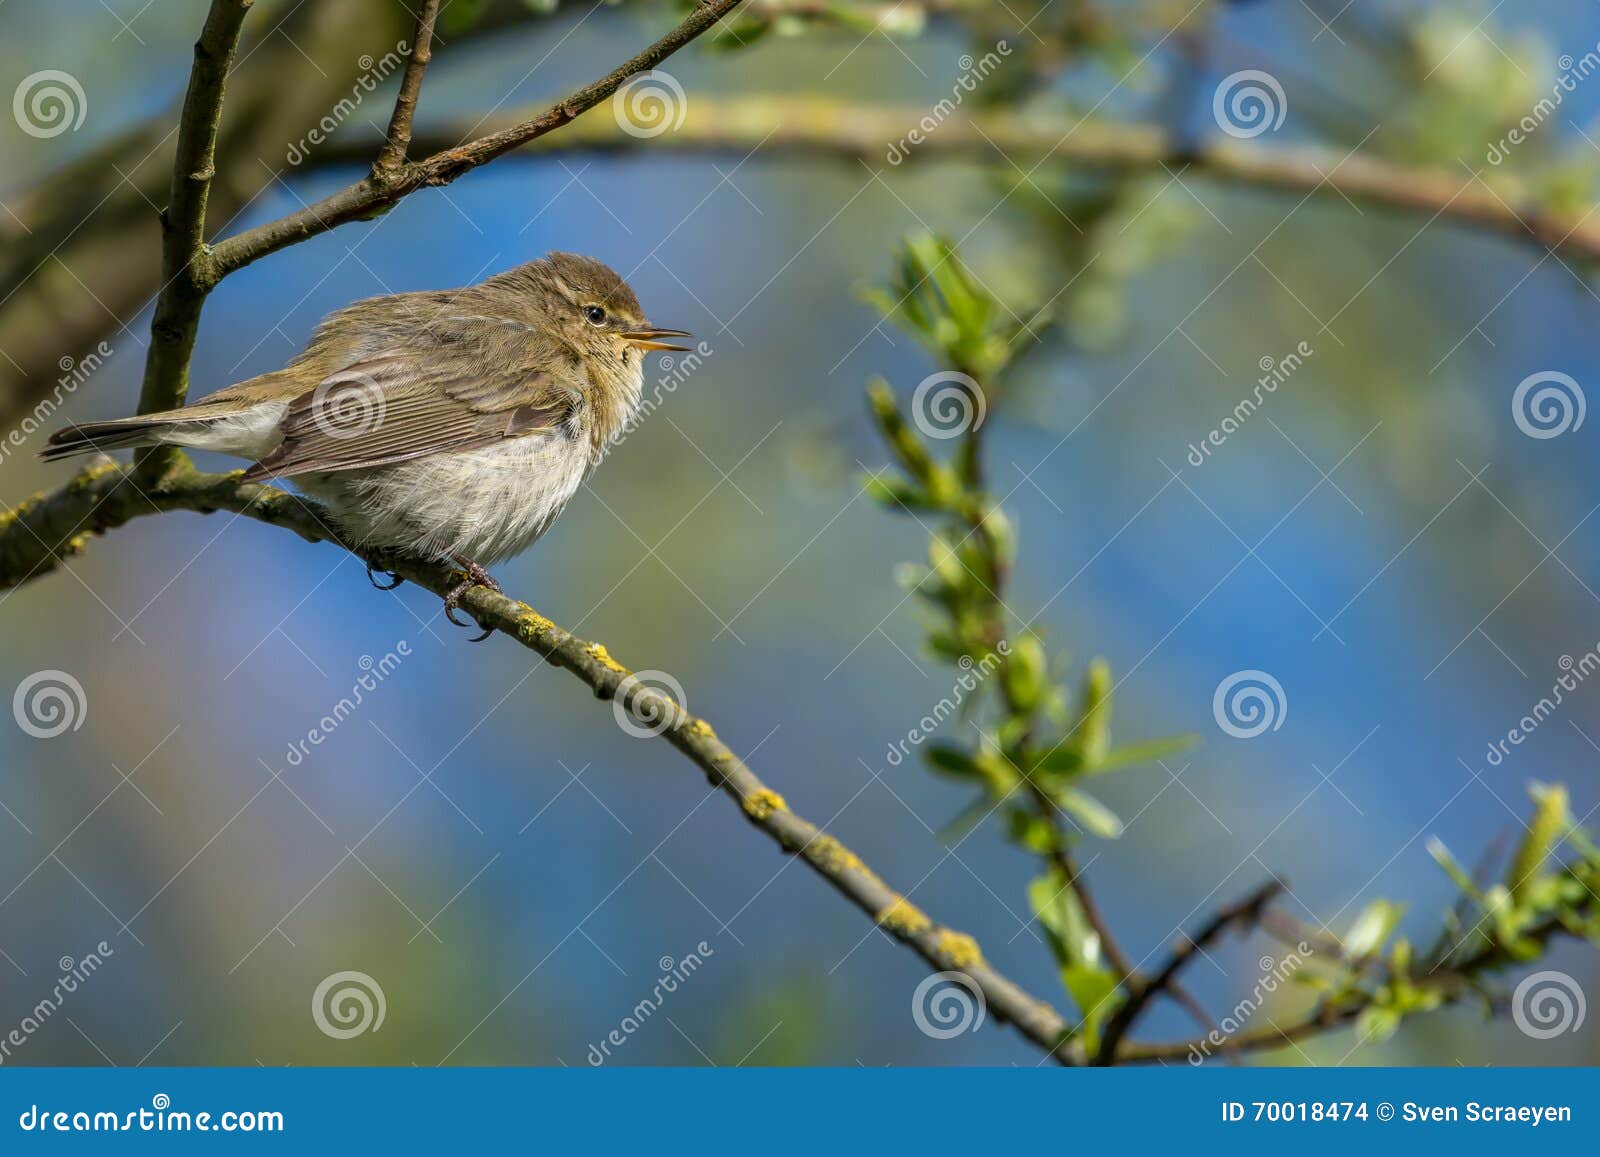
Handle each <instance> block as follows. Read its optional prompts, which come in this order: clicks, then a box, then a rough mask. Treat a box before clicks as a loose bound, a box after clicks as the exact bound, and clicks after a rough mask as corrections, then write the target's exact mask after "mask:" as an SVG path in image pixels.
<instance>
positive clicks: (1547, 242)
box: [317, 94, 1600, 257]
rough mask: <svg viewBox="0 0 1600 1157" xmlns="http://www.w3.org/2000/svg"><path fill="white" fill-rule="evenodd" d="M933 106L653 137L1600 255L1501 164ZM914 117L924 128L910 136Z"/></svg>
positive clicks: (668, 143)
mask: <svg viewBox="0 0 1600 1157" xmlns="http://www.w3.org/2000/svg"><path fill="white" fill-rule="evenodd" d="M926 114H927V110H926V109H924V108H913V107H894V106H887V105H862V104H859V103H853V102H843V101H837V100H831V99H828V98H823V97H806V96H787V95H785V96H782V97H778V96H772V95H760V94H754V95H750V96H741V97H740V98H739V99H738V100H737V101H731V100H717V99H714V98H712V97H707V96H696V97H695V99H694V100H692V101H690V102H689V107H688V111H687V116H686V117H685V119H684V123H683V124H682V125H681V126H680V127H678V128H677V129H675V130H674V131H672V132H670V133H663V134H662V135H661V136H659V137H655V138H653V139H652V140H651V141H650V142H649V148H650V149H651V151H652V152H656V151H659V150H669V151H679V152H688V153H719V154H721V153H726V154H731V155H733V156H736V157H743V156H745V155H746V154H748V153H749V152H750V151H751V150H752V149H754V148H756V147H757V146H760V149H761V152H760V153H759V154H757V155H758V156H761V157H773V156H780V155H782V156H794V155H799V156H817V157H823V158H834V159H841V160H857V159H859V160H861V161H865V162H867V163H869V164H872V165H875V166H877V165H882V164H887V165H889V166H891V168H890V169H886V170H885V171H892V169H893V168H898V167H905V166H910V165H923V164H931V163H935V162H938V161H941V160H942V161H949V160H952V159H961V160H965V161H969V162H974V163H994V164H997V165H1001V166H1004V167H1009V162H1016V163H1017V164H1020V165H1023V166H1024V167H1031V166H1032V165H1034V164H1036V163H1038V162H1039V161H1042V160H1049V161H1051V162H1054V163H1060V164H1063V165H1067V166H1070V167H1076V168H1087V169H1094V170H1097V171H1100V172H1116V173H1123V172H1144V171H1155V170H1158V169H1162V168H1165V169H1167V170H1169V171H1171V172H1172V173H1174V174H1178V175H1180V176H1182V177H1183V178H1184V179H1186V180H1187V179H1190V178H1197V179H1207V180H1212V181H1218V182H1222V183H1225V184H1229V185H1238V186H1241V187H1248V188H1265V189H1276V190H1279V191H1281V192H1284V193H1289V194H1293V195H1297V196H1305V195H1306V194H1313V195H1316V196H1318V197H1324V198H1341V197H1342V198H1348V199H1349V200H1351V201H1354V202H1357V203H1360V204H1363V205H1374V206H1377V207H1379V208H1385V209H1392V210H1395V211H1398V212H1406V213H1414V214H1418V215H1420V216H1424V217H1427V218H1433V217H1438V218H1439V219H1441V220H1444V221H1453V222H1456V223H1458V224H1461V225H1467V226H1472V227H1474V228H1478V229H1481V230H1484V231H1485V232H1488V233H1491V234H1498V235H1501V236H1505V237H1509V238H1512V239H1515V240H1518V241H1524V242H1531V243H1533V244H1535V245H1538V246H1540V247H1548V248H1550V249H1553V250H1555V251H1556V252H1558V253H1561V254H1571V255H1575V256H1580V257H1600V216H1596V215H1594V214H1581V213H1579V214H1570V215H1569V214H1566V213H1561V212H1556V211H1553V210H1550V209H1547V208H1545V207H1544V206H1542V205H1541V204H1540V202H1539V197H1538V191H1537V190H1536V189H1534V188H1533V187H1532V186H1530V185H1529V184H1527V183H1526V182H1519V181H1518V180H1516V179H1515V178H1514V177H1513V176H1512V175H1510V174H1497V177H1496V185H1495V187H1494V188H1493V189H1491V188H1490V187H1489V186H1488V185H1486V184H1484V183H1483V182H1482V181H1481V180H1479V179H1478V178H1476V177H1465V178H1463V177H1462V176H1461V175H1460V174H1458V173H1452V172H1449V171H1447V170H1443V169H1432V168H1420V167H1415V166H1409V165H1403V164H1398V163H1396V162H1393V161H1387V160H1383V159H1381V158H1378V157H1372V156H1365V155H1362V154H1359V153H1357V154H1348V153H1346V152H1344V151H1338V150H1333V149H1326V148H1320V147H1317V146H1312V145H1305V146H1298V145H1297V146H1292V147H1289V146H1285V147H1268V146H1263V145H1261V144H1259V143H1253V142H1250V141H1241V140H1233V139H1231V138H1229V139H1219V140H1214V141H1210V142H1207V143H1205V144H1202V145H1201V146H1199V147H1198V148H1190V147H1188V146H1187V145H1185V143H1184V142H1182V141H1180V140H1179V139H1177V138H1176V137H1174V136H1173V135H1172V134H1171V133H1170V132H1168V131H1167V130H1166V129H1164V128H1162V127H1160V126H1158V125H1149V124H1121V123H1116V122H1112V121H1107V120H1095V121H1078V120H1077V119H1076V118H1073V117H1060V116H1050V115H1045V114H1043V113H1028V114H1020V113H1015V112H1010V111H1007V110H1004V109H985V110H984V111H983V112H980V113H977V114H975V115H974V114H970V113H963V114H962V115H957V116H953V117H951V118H950V119H949V120H946V121H944V122H943V123H941V124H940V125H939V126H938V128H937V130H936V131H934V132H928V131H927V130H926V129H925V128H923V127H921V126H920V123H919V122H920V121H921V120H922V119H923V117H924V116H926ZM519 118H520V114H518V113H509V114H507V115H505V116H504V117H496V118H494V119H492V120H490V121H488V122H485V125H487V126H490V127H493V126H499V128H498V129H497V130H496V131H497V133H504V132H505V131H508V130H509V129H511V128H512V127H514V126H515V125H516V124H518V123H520V119H519ZM467 127H468V126H466V125H451V124H445V125H434V126H428V125H423V126H421V127H419V128H418V130H417V132H416V134H415V142H416V144H417V145H418V146H419V147H423V148H437V149H444V148H447V147H448V145H449V143H450V142H451V141H458V140H460V139H461V135H462V131H463V130H464V129H466V128H467ZM480 127H482V126H480ZM913 130H914V131H915V132H916V133H918V134H919V135H920V136H921V137H922V139H921V141H920V142H919V143H916V144H913V145H910V146H909V147H906V144H907V143H908V142H909V141H910V139H911V133H912V132H913ZM524 143H525V144H527V145H531V146H532V149H533V150H534V151H538V152H543V151H550V152H562V153H567V152H637V151H638V147H639V141H638V140H637V139H636V138H634V137H630V136H628V135H627V134H626V133H624V132H622V131H620V130H619V129H618V127H617V126H616V125H615V124H612V123H610V122H608V121H602V120H599V119H590V120H587V121H584V122H582V123H580V124H578V125H575V126H573V128H572V129H571V131H569V132H564V133H562V134H561V136H560V137H557V138H551V139H549V140H546V141H540V142H538V143H537V144H535V143H534V141H533V140H532V139H530V140H529V141H527V142H524ZM891 145H900V146H901V147H900V150H899V152H898V156H899V157H900V159H899V160H898V161H889V160H888V156H889V148H890V146H891ZM371 147H372V144H371V137H370V136H369V137H366V138H360V137H357V138H353V139H352V140H349V141H339V142H334V143H332V144H330V145H329V146H328V147H327V148H325V149H324V150H323V152H322V153H321V154H320V155H319V157H318V158H317V161H318V163H321V164H335V163H341V162H342V163H352V162H353V163H364V160H365V158H366V157H367V156H368V155H369V154H370V150H371Z"/></svg>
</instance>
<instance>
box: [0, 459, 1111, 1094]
mask: <svg viewBox="0 0 1600 1157" xmlns="http://www.w3.org/2000/svg"><path fill="white" fill-rule="evenodd" d="M177 510H188V511H195V512H199V513H203V514H205V513H211V512H214V511H231V512H232V513H234V514H238V515H241V516H243V517H246V518H250V519H254V520H255V521H258V522H265V523H268V524H270V525H273V526H281V527H283V528H285V529H287V530H291V531H293V532H294V533H296V534H298V535H300V537H302V538H304V539H306V540H307V541H310V542H331V543H335V544H337V545H339V546H342V547H344V549H346V550H349V551H350V552H351V553H352V554H354V555H356V557H358V558H360V559H362V560H363V561H365V562H369V563H372V564H373V565H374V566H376V567H379V568H383V569H387V570H391V571H393V572H394V573H396V574H398V575H400V576H401V577H402V578H404V579H406V580H408V581H410V582H412V583H415V584H416V585H418V586H420V587H423V588H425V589H427V590H430V591H432V592H434V593H435V594H437V595H441V596H442V595H443V594H444V593H445V592H446V591H448V590H449V589H450V588H451V587H452V586H453V585H455V583H456V581H457V579H458V578H459V577H460V576H459V573H458V572H456V571H453V570H451V569H450V568H449V567H446V566H442V565H438V564H432V563H427V562H422V561H419V560H414V559H405V558H395V557H393V556H390V555H386V554H377V553H368V552H364V551H362V550H360V549H358V548H356V547H354V546H352V545H351V544H350V543H348V542H346V541H344V540H343V539H342V538H341V537H340V535H339V533H338V531H337V530H336V529H335V528H334V527H333V525H332V524H331V523H330V522H329V520H328V519H327V518H326V517H325V516H324V514H323V512H322V510H321V509H320V508H319V507H318V506H317V505H316V504H314V503H311V502H308V501H306V500H305V499H303V498H301V497H299V496H298V495H294V494H290V493H288V492H286V491H283V490H278V489H276V488H274V487H270V486H261V485H256V484H251V483H243V482H240V481H239V472H235V473H231V474H202V473H199V472H197V471H195V470H193V469H192V468H189V467H186V466H185V467H180V468H179V469H178V470H176V471H174V472H172V473H171V474H169V475H168V476H167V477H166V478H164V479H163V481H162V484H161V485H160V486H159V487H158V488H156V489H153V490H151V489H145V488H142V486H141V484H140V481H139V480H138V479H137V478H136V477H135V476H134V474H133V472H132V471H130V470H127V469H125V468H123V467H121V466H119V465H117V464H116V463H114V462H111V461H110V460H108V459H107V460H102V461H101V462H100V463H98V464H96V465H94V466H91V467H90V468H89V469H87V470H85V471H84V472H83V473H81V474H79V475H78V476H76V477H75V478H73V479H72V481H71V482H69V483H67V485H65V486H63V487H61V488H60V489H59V490H56V491H54V492H53V493H51V494H49V495H41V496H39V497H37V498H35V499H33V500H32V501H30V502H27V503H24V504H23V505H22V506H21V507H19V508H17V509H15V510H12V511H9V512H7V513H6V514H5V515H4V516H3V517H0V589H4V588H9V587H16V586H20V585H22V584H24V583H27V582H29V581H31V580H33V579H36V578H38V577H40V576H41V575H44V574H48V573H49V572H50V571H52V570H54V569H56V568H57V567H58V566H61V565H63V564H64V561H65V560H66V559H68V558H70V557H72V556H74V555H76V554H78V553H80V552H81V551H82V550H83V549H84V548H85V547H86V546H87V544H88V543H89V541H90V539H91V538H92V537H94V536H95V535H99V534H103V533H105V532H106V531H108V530H111V529H114V528H116V527H119V526H122V525H123V524H125V523H127V522H129V521H131V520H132V519H135V518H141V517H145V516H148V515H153V514H161V513H165V512H168V511H177ZM462 606H463V608H464V609H466V610H467V611H469V612H470V613H471V614H472V615H473V616H474V617H475V618H476V619H477V620H478V622H479V623H480V624H481V625H483V626H485V627H491V628H493V629H494V630H496V631H498V632H500V633H501V634H503V635H506V636H507V637H509V638H511V639H513V640H515V641H516V642H518V643H520V644H521V645H522V646H524V647H526V648H528V649H529V650H530V651H532V652H534V653H535V654H537V655H539V656H540V657H541V658H543V659H545V660H546V661H548V662H549V663H550V664H551V665H552V666H556V667H560V668H562V669H563V670H565V671H568V672H570V673H571V674H572V675H574V676H576V677H577V678H578V679H580V680H581V681H582V682H583V683H585V684H586V685H587V686H588V687H589V688H590V690H592V691H593V692H594V693H595V695H596V696H597V697H598V698H600V699H606V700H609V699H621V700H622V702H623V705H624V706H625V707H627V708H628V709H630V710H632V711H634V712H635V713H636V714H637V715H638V716H639V717H640V718H642V719H648V720H650V721H652V723H656V722H657V721H659V726H660V727H661V731H660V732H659V734H660V736H661V738H663V739H665V740H666V741H667V742H668V743H670V744H671V745H672V746H673V747H675V748H677V749H678V750H679V751H680V752H682V753H683V755H684V756H686V757H687V758H688V759H689V760H690V761H691V762H692V763H694V764H695V766H697V767H698V768H699V769H700V770H701V771H702V772H703V773H704V774H705V776H706V779H707V781H708V782H709V783H710V784H711V785H712V786H713V787H716V788H718V789H720V790H721V791H722V792H723V793H724V794H726V795H727V796H728V797H729V798H730V799H732V800H733V801H734V802H735V803H736V804H738V806H739V809H740V812H741V813H742V814H743V815H744V817H745V819H747V820H748V821H749V822H750V823H751V824H753V825H754V826H755V827H757V828H759V829H760V830H761V831H762V832H764V833H765V834H766V835H767V836H768V837H769V838H771V839H772V840H773V841H774V842H776V843H777V844H778V845H779V846H780V847H781V848H782V849H783V850H784V851H785V852H789V853H792V854H794V855H797V856H799V857H800V858H801V859H803V860H804V861H805V862H806V864H808V865H809V866H810V867H811V869H812V870H813V871H815V872H816V873H817V874H818V875H820V876H821V877H822V878H823V879H825V880H826V881H827V882H828V883H829V884H831V885H832V886H833V887H834V888H835V889H837V890H838V891H839V893H840V894H841V895H843V896H844V897H845V898H846V899H848V900H849V901H850V902H851V903H853V904H854V905H855V906H856V907H858V908H860V909H861V910H862V911H863V912H865V913H866V914H867V916H868V917H870V918H871V919H872V920H873V921H874V922H876V923H877V925H878V927H880V928H881V929H882V930H883V931H884V932H885V933H886V934H888V935H890V936H892V937H894V939H896V940H898V941H900V942H901V943H902V944H904V945H906V946H907V947H909V948H911V949H912V950H913V951H915V952H916V953H917V954H918V955H919V956H921V957H922V959H923V960H925V961H926V962H927V963H928V965H929V966H930V967H932V968H933V969H935V970H937V971H951V970H959V971H961V972H964V973H965V974H966V975H968V976H969V977H971V978H972V980H973V982H974V983H975V984H977V986H978V987H979V989H980V990H981V991H982V993H983V997H984V1000H985V1002H986V1004H987V1007H988V1010H989V1012H990V1014H991V1015H993V1016H995V1017H997V1018H998V1019H1000V1020H1002V1021H1007V1022H1009V1023H1011V1024H1013V1025H1015V1026H1016V1027H1017V1029H1018V1031H1020V1032H1021V1033H1022V1034H1023V1035H1024V1036H1026V1037H1027V1038H1028V1039H1029V1040H1031V1041H1033V1042H1034V1043H1035V1044H1037V1045H1039V1046H1040V1047H1041V1048H1043V1049H1045V1050H1046V1051H1047V1052H1053V1051H1054V1050H1056V1049H1057V1046H1058V1045H1060V1043H1061V1042H1062V1040H1063V1039H1064V1038H1065V1036H1066V1031H1067V1025H1066V1023H1065V1022H1064V1021H1063V1019H1062V1017H1061V1014H1060V1013H1058V1012H1057V1011H1056V1010H1055V1009H1054V1008H1052V1007H1051V1006H1050V1005H1049V1004H1047V1003H1045V1002H1044V1001H1042V1000H1039V999H1037V998H1036V997H1033V996H1031V995H1029V994H1028V993H1027V992H1025V991H1024V990H1023V989H1022V988H1021V987H1019V986H1018V985H1017V984H1016V983H1014V982H1013V981H1011V980H1009V979H1008V978H1006V977H1005V976H1004V975H1002V974H1001V973H1000V972H999V971H998V970H996V969H995V968H994V966H993V965H991V964H990V963H989V962H988V961H987V960H986V959H985V957H984V954H983V951H982V949H981V948H980V947H979V945H978V942H977V941H976V940H974V939H973V938H972V937H971V936H969V935H967V934H965V933H963V932H958V931H956V930H955V929H953V928H950V927H948V926H947V925H944V924H941V923H938V922H936V921H935V920H934V919H933V918H932V917H930V916H929V915H927V914H926V913H925V912H923V911H922V910H921V909H920V908H918V907H916V906H915V905H913V904H911V902H910V901H908V900H907V899H906V898H905V897H904V896H902V895H901V894H900V893H899V892H897V891H895V890H894V889H893V888H892V887H890V886H889V884H887V883H886V882H885V881H884V880H883V878H882V877H881V876H879V875H878V874H877V873H876V872H874V871H873V870H872V869H871V868H870V867H868V866H867V864H866V863H865V862H864V861H863V860H862V859H861V858H860V857H859V856H858V855H856V853H855V852H853V851H851V850H850V849H849V848H848V847H846V846H845V845H844V844H843V843H841V842H840V841H839V840H838V839H836V838H835V837H834V836H832V835H829V834H828V833H826V832H824V831H823V830H822V829H820V828H819V827H817V825H815V824H813V823H812V822H811V821H809V820H807V819H804V818H802V817H801V816H800V815H798V814H796V813H795V812H794V811H793V810H791V809H790V807H789V805H788V803H787V802H786V801H785V800H784V798H783V797H782V796H781V795H779V794H778V793H777V792H776V791H773V790H772V789H771V788H769V787H768V786H767V785H766V784H765V783H763V782H762V781H761V779H760V778H758V777H757V775H756V774H755V772H754V771H752V770H751V769H750V767H749V765H748V764H746V763H745V762H744V760H742V759H740V758H739V756H738V755H737V754H735V753H734V751H733V749H732V748H730V747H729V746H728V745H727V744H726V743H725V742H724V741H723V740H722V739H720V738H719V737H718V736H717V733H716V731H715V730H713V728H712V726H711V724H710V723H708V722H707V721H706V720H704V719H702V718H700V717H698V716H696V715H691V714H690V713H689V712H688V711H687V710H685V709H684V708H683V707H682V706H681V705H680V704H678V703H677V702H676V701H674V700H673V699H672V698H671V697H670V696H667V695H664V694H663V693H662V692H660V691H658V690H656V689H655V688H653V687H651V686H649V685H648V684H647V683H645V682H642V681H640V680H638V679H634V678H633V677H632V672H630V671H629V670H628V668H627V667H625V666H623V665H622V663H620V662H619V661H618V660H617V659H616V658H614V657H613V656H612V655H611V653H610V651H609V650H607V648H606V647H604V646H603V645H601V644H600V643H596V642H591V641H588V640H585V639H580V638H578V637H577V636H576V635H573V634H572V633H570V632H569V631H566V630H563V629H562V628H561V627H559V626H557V625H556V624H555V623H553V622H551V621H550V620H549V619H547V618H545V617H544V616H543V615H541V614H540V613H539V612H538V611H536V610H534V609H533V608H532V607H531V606H529V605H528V604H527V603H524V602H519V601H517V600H516V599H512V598H508V597H506V596H505V595H502V594H497V593H495V592H493V591H489V590H486V589H485V588H482V587H477V588H474V589H473V590H472V591H471V592H469V593H468V594H467V596H466V597H465V598H464V599H463V600H462ZM1058 1055H1059V1058H1060V1059H1061V1060H1062V1061H1064V1062H1067V1063H1083V1061H1084V1060H1085V1059H1086V1058H1085V1057H1084V1055H1083V1053H1082V1051H1081V1050H1077V1049H1068V1050H1066V1051H1063V1052H1062V1053H1060V1054H1058Z"/></svg>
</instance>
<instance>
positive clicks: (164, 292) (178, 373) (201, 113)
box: [139, 0, 253, 478]
mask: <svg viewBox="0 0 1600 1157" xmlns="http://www.w3.org/2000/svg"><path fill="white" fill-rule="evenodd" d="M252 2H253V0H212V3H211V10H210V12H209V13H207V15H206V22H205V27H204V28H202V29H201V32H200V38H199V39H198V40H196V41H195V45H194V65H193V67H192V68H191V69H190V71H189V86H188V89H187V90H186V91H185V93H184V97H183V110H182V112H181V113H180V114H179V117H178V145H177V153H176V155H175V157H174V158H173V163H172V188H171V195H170V196H169V198H168V201H167V208H166V210H165V212H163V213H162V215H161V229H162V236H161V281H162V288H161V293H160V295H159V296H158V297H157V298H156V308H155V318H154V320H153V321H152V322H151V326H150V350H149V353H148V354H146V356H145V363H144V382H143V385H142V386H141V387H140V391H139V412H140V413H149V412H151V411H153V410H165V409H168V408H170V407H172V406H175V405H179V404H181V403H182V401H183V396H184V393H185V392H186V390H187V388H188V381H189V357H190V355H191V354H192V353H193V351H194V338H195V333H196V331H197V330H198V329H199V324H200V306H201V303H202V302H204V301H205V296H206V294H207V293H208V292H209V290H210V287H211V285H212V284H213V282H214V280H215V276H214V274H213V273H212V271H211V258H210V255H209V254H208V253H207V251H206V247H205V240H206V201H207V198H208V197H209V196H210V193H211V181H212V178H213V177H215V176H216V159H217V133H218V129H219V126H220V125H221V123H222V96H223V90H224V89H225V88H226V86H227V81H228V71H229V70H230V69H231V68H232V67H233V54H234V51H235V49H237V48H238V45H239V33H240V31H241V30H242V29H243V27H244V19H245V17H246V16H247V15H248V14H249V12H250V7H251V4H252ZM174 453H175V451H162V450H152V451H150V452H148V454H147V456H146V460H147V466H146V468H145V469H146V473H147V476H148V477H150V478H154V477H157V476H158V475H159V473H160V471H161V470H162V469H164V468H166V467H167V466H169V465H170V463H171V461H172V455H173V454H174Z"/></svg>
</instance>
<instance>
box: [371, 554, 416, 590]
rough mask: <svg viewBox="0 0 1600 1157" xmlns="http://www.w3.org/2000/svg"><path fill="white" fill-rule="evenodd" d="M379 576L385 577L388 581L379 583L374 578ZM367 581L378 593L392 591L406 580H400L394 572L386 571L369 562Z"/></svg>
mask: <svg viewBox="0 0 1600 1157" xmlns="http://www.w3.org/2000/svg"><path fill="white" fill-rule="evenodd" d="M380 574H382V575H387V576H388V578H389V581H388V582H386V583H381V582H379V581H378V579H377V577H376V576H378V575H380ZM367 581H368V582H369V583H371V584H372V585H373V586H374V587H375V588H376V589H378V590H380V591H392V590H394V588H395V587H397V586H399V585H400V584H401V583H403V582H405V581H406V580H405V579H403V578H401V577H400V576H399V575H398V574H396V573H395V572H394V571H392V570H388V569H386V568H383V567H381V566H376V565H374V564H373V563H371V562H370V561H369V562H367Z"/></svg>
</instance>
